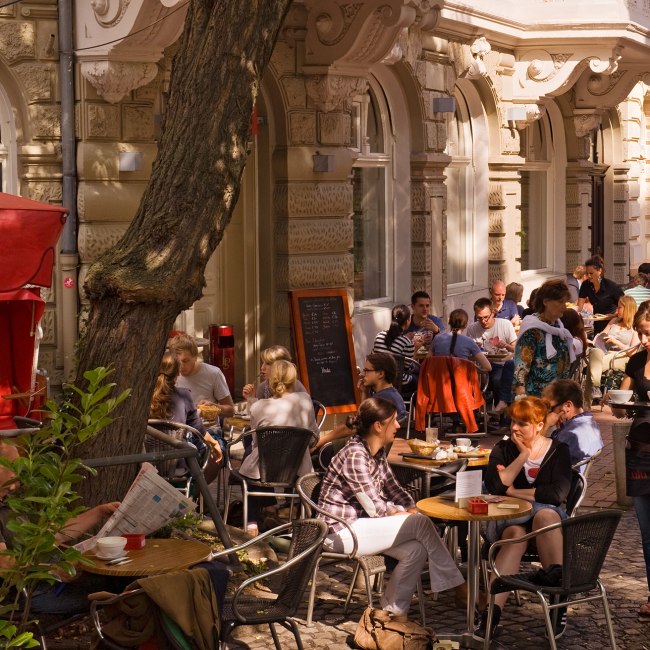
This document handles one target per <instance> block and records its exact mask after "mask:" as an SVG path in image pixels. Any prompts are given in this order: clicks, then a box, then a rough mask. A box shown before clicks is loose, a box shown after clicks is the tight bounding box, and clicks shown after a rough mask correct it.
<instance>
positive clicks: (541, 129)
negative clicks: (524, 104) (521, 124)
mask: <svg viewBox="0 0 650 650" xmlns="http://www.w3.org/2000/svg"><path fill="white" fill-rule="evenodd" d="M550 141H551V136H550V125H549V122H548V119H547V117H546V116H542V117H541V118H540V119H539V120H536V121H535V122H533V123H532V124H531V125H530V126H528V127H527V128H526V129H525V130H524V131H522V132H521V134H520V145H521V148H520V155H521V156H522V157H523V158H525V159H526V162H525V164H524V165H523V167H522V168H521V231H520V233H519V234H520V237H521V270H522V272H523V271H546V270H549V269H550V268H551V267H552V261H551V259H550V250H551V239H550V238H551V237H552V234H553V215H552V209H551V208H552V204H553V203H552V201H551V199H550V197H549V191H551V182H550V176H551V175H550V171H551V152H550Z"/></svg>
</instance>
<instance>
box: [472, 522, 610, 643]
mask: <svg viewBox="0 0 650 650" xmlns="http://www.w3.org/2000/svg"><path fill="white" fill-rule="evenodd" d="M621 514H622V513H621V511H620V510H602V511H600V512H595V513H592V514H586V515H578V516H577V517H571V518H569V519H565V520H564V521H561V522H558V523H556V524H553V525H551V526H546V527H545V528H540V529H539V530H536V531H535V532H532V533H529V534H528V535H524V536H523V537H517V538H515V539H504V540H499V541H497V542H495V543H494V544H492V546H491V548H490V553H489V556H488V562H489V564H490V568H491V570H492V571H494V573H495V575H496V580H494V582H493V583H492V585H491V586H490V602H489V608H488V619H487V628H486V635H485V641H484V645H483V648H484V650H488V648H489V646H490V630H491V626H492V617H493V612H494V598H495V596H496V594H499V593H503V592H504V591H511V590H513V589H515V590H521V591H528V592H530V593H534V594H537V596H538V598H539V600H540V602H541V605H542V610H543V611H544V618H545V622H546V635H547V638H548V640H549V644H550V646H551V649H552V650H556V647H557V646H556V644H555V636H554V628H553V622H552V620H551V613H552V612H554V611H556V610H557V609H558V608H561V607H566V606H567V603H571V604H575V603H584V602H588V601H591V600H597V599H600V600H601V602H602V604H603V609H604V611H605V621H606V623H607V629H608V632H609V641H610V643H611V646H612V648H614V649H615V648H616V639H615V637H614V628H613V626H612V619H611V616H610V613H609V605H608V603H607V595H606V593H605V588H604V587H603V585H602V583H601V581H600V578H599V574H600V570H601V568H602V566H603V562H604V561H605V557H606V556H607V551H608V550H609V546H610V544H611V542H612V539H613V538H614V533H615V532H616V527H617V526H618V522H619V520H620V518H621ZM556 528H561V529H562V547H563V558H564V561H563V564H562V584H561V585H560V586H557V587H546V586H540V585H537V584H534V583H532V582H530V581H529V580H528V579H527V575H528V574H517V575H503V576H502V575H500V574H499V572H498V570H497V568H496V565H495V558H496V554H497V552H498V551H499V549H500V548H501V547H502V546H505V545H506V544H519V543H521V542H522V541H528V540H531V539H535V538H536V537H538V536H539V535H542V534H544V533H545V532H548V531H549V530H554V529H556ZM595 590H597V591H598V593H596V594H594V593H592V592H594V591H595Z"/></svg>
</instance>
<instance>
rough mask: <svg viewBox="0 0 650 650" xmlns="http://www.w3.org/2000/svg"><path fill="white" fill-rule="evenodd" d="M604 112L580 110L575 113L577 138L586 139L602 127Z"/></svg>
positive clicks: (574, 121) (574, 122)
mask: <svg viewBox="0 0 650 650" xmlns="http://www.w3.org/2000/svg"><path fill="white" fill-rule="evenodd" d="M601 118H602V111H599V110H585V111H583V110H580V109H576V110H574V111H573V126H574V128H575V132H576V137H578V138H584V137H586V136H588V135H589V134H590V133H591V132H592V131H595V130H596V129H598V128H599V127H600V123H601Z"/></svg>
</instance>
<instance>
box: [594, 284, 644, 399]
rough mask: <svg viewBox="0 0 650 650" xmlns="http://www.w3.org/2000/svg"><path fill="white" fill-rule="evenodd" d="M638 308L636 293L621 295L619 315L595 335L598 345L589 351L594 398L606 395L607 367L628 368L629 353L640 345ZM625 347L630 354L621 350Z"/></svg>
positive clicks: (631, 353)
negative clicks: (604, 378) (603, 383)
mask: <svg viewBox="0 0 650 650" xmlns="http://www.w3.org/2000/svg"><path fill="white" fill-rule="evenodd" d="M636 310H637V305H636V300H634V298H632V296H623V297H622V298H619V301H618V305H617V306H616V316H614V318H612V319H611V320H610V321H609V322H608V323H607V325H606V327H605V329H604V330H603V331H602V332H601V333H600V334H598V336H596V337H595V338H594V347H593V348H592V349H591V350H590V351H589V374H588V376H587V397H589V396H590V395H591V399H592V400H593V399H601V398H602V396H603V394H602V391H601V389H600V383H601V380H602V376H603V370H607V369H609V368H610V367H611V368H613V369H614V370H621V371H622V370H625V365H626V364H627V362H628V359H629V357H631V356H632V355H633V354H634V353H635V352H636V347H637V346H638V345H639V335H638V334H637V333H636V331H635V329H634V327H633V323H634V314H636ZM624 350H625V351H626V354H621V353H622V352H623V351H624ZM589 401H590V402H591V400H589Z"/></svg>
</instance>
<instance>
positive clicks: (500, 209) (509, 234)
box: [488, 162, 521, 285]
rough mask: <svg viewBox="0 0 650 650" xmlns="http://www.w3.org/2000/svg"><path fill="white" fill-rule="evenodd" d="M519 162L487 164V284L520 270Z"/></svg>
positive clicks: (505, 279)
mask: <svg viewBox="0 0 650 650" xmlns="http://www.w3.org/2000/svg"><path fill="white" fill-rule="evenodd" d="M519 167H520V165H519V163H514V162H513V163H511V162H503V163H491V164H490V169H489V171H490V195H489V196H490V198H489V233H490V236H489V241H488V284H489V285H490V284H492V283H493V282H494V281H495V280H503V281H504V282H509V280H510V278H518V277H519V274H520V273H521V261H520V260H521V185H520V181H521V179H520V176H519Z"/></svg>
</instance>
